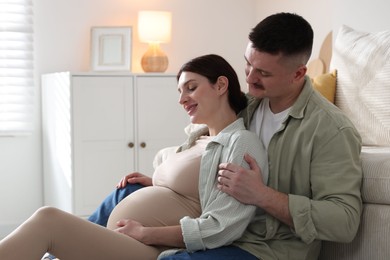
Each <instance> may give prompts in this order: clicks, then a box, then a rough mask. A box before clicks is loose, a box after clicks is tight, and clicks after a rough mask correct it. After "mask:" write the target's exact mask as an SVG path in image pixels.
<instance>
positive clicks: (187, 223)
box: [180, 217, 205, 252]
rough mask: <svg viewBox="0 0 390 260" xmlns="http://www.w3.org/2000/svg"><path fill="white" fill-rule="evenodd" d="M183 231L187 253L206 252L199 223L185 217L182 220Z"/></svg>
mask: <svg viewBox="0 0 390 260" xmlns="http://www.w3.org/2000/svg"><path fill="white" fill-rule="evenodd" d="M180 225H181V230H182V234H183V239H184V243H185V245H186V248H187V251H189V252H194V251H197V250H204V249H205V247H204V244H203V241H202V237H201V234H200V229H199V225H198V222H197V221H196V220H195V219H193V218H190V217H184V218H182V219H181V220H180Z"/></svg>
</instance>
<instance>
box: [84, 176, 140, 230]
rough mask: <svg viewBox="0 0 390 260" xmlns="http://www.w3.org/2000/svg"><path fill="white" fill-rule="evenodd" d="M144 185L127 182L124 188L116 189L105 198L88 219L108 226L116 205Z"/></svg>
mask: <svg viewBox="0 0 390 260" xmlns="http://www.w3.org/2000/svg"><path fill="white" fill-rule="evenodd" d="M143 187H144V186H143V185H141V184H127V185H126V186H125V187H124V188H122V189H115V190H114V191H113V192H111V194H109V195H108V196H107V197H106V198H105V199H104V201H103V202H102V204H100V206H99V207H98V208H97V209H96V210H95V212H94V213H92V215H91V216H89V218H88V220H89V221H91V222H93V223H96V224H99V225H101V226H104V227H105V226H107V221H108V218H109V216H110V214H111V212H112V210H113V209H114V208H115V206H116V205H117V204H118V203H119V202H120V201H121V200H123V199H124V198H126V197H127V196H128V195H129V194H131V193H133V192H134V191H136V190H139V189H141V188H143Z"/></svg>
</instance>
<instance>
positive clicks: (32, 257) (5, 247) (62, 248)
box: [0, 207, 160, 260]
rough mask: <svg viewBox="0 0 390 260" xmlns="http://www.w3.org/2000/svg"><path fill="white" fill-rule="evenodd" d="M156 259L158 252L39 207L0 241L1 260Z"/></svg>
mask: <svg viewBox="0 0 390 260" xmlns="http://www.w3.org/2000/svg"><path fill="white" fill-rule="evenodd" d="M46 252H50V253H52V254H53V255H55V256H57V257H58V258H60V259H61V260H86V259H94V260H107V259H115V260H121V259H123V260H131V259H136V260H139V259H156V258H157V256H158V254H159V253H160V250H159V249H158V248H155V247H151V246H146V245H144V244H142V243H140V242H138V241H137V240H135V239H132V238H130V237H128V236H126V235H123V234H120V233H117V232H115V231H111V230H108V229H106V228H104V227H101V226H98V225H96V224H93V223H91V222H89V221H87V220H83V219H81V218H78V217H76V216H73V215H71V214H69V213H66V212H63V211H61V210H58V209H55V208H51V207H43V208H41V209H39V210H38V211H37V212H35V213H34V215H32V216H31V217H30V218H29V219H28V220H27V221H26V222H24V223H23V224H22V225H21V226H20V227H19V228H18V229H16V230H15V231H14V232H12V233H11V234H10V235H9V236H7V237H6V238H5V239H3V240H2V241H0V259H1V260H21V259H23V260H38V259H41V257H42V256H43V255H44V253H46Z"/></svg>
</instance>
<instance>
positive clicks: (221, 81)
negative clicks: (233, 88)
mask: <svg viewBox="0 0 390 260" xmlns="http://www.w3.org/2000/svg"><path fill="white" fill-rule="evenodd" d="M228 86H229V80H228V78H227V77H225V76H219V77H218V79H217V90H218V93H219V94H220V95H222V94H224V93H225V92H227V91H228Z"/></svg>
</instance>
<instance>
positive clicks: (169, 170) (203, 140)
mask: <svg viewBox="0 0 390 260" xmlns="http://www.w3.org/2000/svg"><path fill="white" fill-rule="evenodd" d="M211 139H212V137H210V136H201V137H200V139H198V140H197V141H196V144H195V146H193V147H191V149H188V150H184V151H182V152H180V153H175V154H173V155H171V156H170V157H169V158H167V160H165V161H164V162H163V163H162V164H160V165H159V166H158V167H157V168H156V170H155V171H154V174H153V185H154V186H162V187H166V188H169V189H171V190H173V191H175V192H177V193H179V194H181V195H183V196H184V197H187V198H189V199H193V200H196V201H198V203H199V189H198V182H199V169H200V160H201V157H202V154H203V152H204V150H205V148H206V146H207V144H208V143H209V141H210V140H211Z"/></svg>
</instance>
